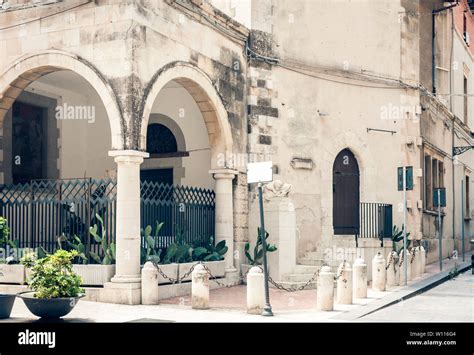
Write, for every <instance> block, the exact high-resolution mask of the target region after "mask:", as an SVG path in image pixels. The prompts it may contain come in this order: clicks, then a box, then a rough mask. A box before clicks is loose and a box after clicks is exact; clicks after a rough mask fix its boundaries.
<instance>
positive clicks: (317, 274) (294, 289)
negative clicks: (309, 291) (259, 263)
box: [260, 268, 321, 292]
mask: <svg viewBox="0 0 474 355" xmlns="http://www.w3.org/2000/svg"><path fill="white" fill-rule="evenodd" d="M260 269H261V268H260ZM320 271H321V268H320V269H319V270H317V271H316V272H315V273H314V274H313V276H312V277H311V278H310V279H309V280H308V281H306V282H305V283H304V284H303V285H301V286H298V287H285V286H283V285H282V284H279V283H278V282H276V281H274V280H273V279H272V278H271V277H270V275H268V282H270V283H271V284H272V285H273V286H275V287H276V288H277V289H279V290H282V291H286V292H296V291H303V290H304V289H305V288H306V287H308V286H309V285H310V284H311V283H312V282H314V281H316V279H317V278H318V277H319V272H320Z"/></svg>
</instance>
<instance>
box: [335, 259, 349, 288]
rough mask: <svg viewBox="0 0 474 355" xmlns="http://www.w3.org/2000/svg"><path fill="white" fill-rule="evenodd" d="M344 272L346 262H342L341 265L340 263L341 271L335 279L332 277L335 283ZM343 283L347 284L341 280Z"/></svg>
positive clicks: (344, 280)
mask: <svg viewBox="0 0 474 355" xmlns="http://www.w3.org/2000/svg"><path fill="white" fill-rule="evenodd" d="M345 270H346V261H345V260H344V261H343V263H342V267H341V271H340V272H339V275H337V276H336V277H334V280H335V281H337V280H339V278H340V277H341V276H342V274H343V273H344V272H345ZM342 281H343V282H344V283H346V282H347V280H346V279H343V280H342Z"/></svg>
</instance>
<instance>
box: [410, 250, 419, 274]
mask: <svg viewBox="0 0 474 355" xmlns="http://www.w3.org/2000/svg"><path fill="white" fill-rule="evenodd" d="M410 262H411V279H412V280H414V279H416V278H417V277H420V276H421V275H420V268H421V260H420V250H419V249H418V247H414V248H413V249H412V255H411V258H410Z"/></svg>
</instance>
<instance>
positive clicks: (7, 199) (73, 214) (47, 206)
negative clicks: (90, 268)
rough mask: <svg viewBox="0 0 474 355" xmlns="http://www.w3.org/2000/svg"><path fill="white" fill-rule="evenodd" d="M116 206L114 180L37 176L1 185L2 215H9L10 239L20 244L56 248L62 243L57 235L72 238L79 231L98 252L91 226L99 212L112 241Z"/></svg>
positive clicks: (21, 245)
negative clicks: (51, 178)
mask: <svg viewBox="0 0 474 355" xmlns="http://www.w3.org/2000/svg"><path fill="white" fill-rule="evenodd" d="M115 207H116V182H115V181H113V180H93V179H73V180H34V181H32V182H30V183H27V184H17V185H0V215H2V216H3V217H5V218H6V219H7V221H8V225H9V228H10V233H11V239H12V240H14V241H16V242H17V244H18V246H19V247H20V248H24V247H28V248H37V247H43V248H44V249H45V250H46V251H48V252H53V251H54V250H56V249H57V248H58V247H59V244H58V237H60V236H64V237H66V239H67V240H70V241H71V240H72V236H74V235H77V236H78V237H79V238H80V239H81V241H82V243H83V244H84V245H85V246H86V248H87V249H88V250H90V251H94V252H98V251H99V246H98V245H97V244H96V243H95V242H94V240H93V239H91V238H89V232H88V231H89V227H91V226H92V225H94V224H99V222H98V221H97V218H96V214H98V215H99V216H101V217H102V219H103V221H104V229H105V231H106V233H107V236H108V239H109V241H111V240H112V239H113V238H114V236H115ZM64 247H66V243H64Z"/></svg>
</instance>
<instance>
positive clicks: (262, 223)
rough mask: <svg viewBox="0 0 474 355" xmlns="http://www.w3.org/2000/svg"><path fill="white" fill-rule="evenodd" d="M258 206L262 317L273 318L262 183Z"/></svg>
mask: <svg viewBox="0 0 474 355" xmlns="http://www.w3.org/2000/svg"><path fill="white" fill-rule="evenodd" d="M258 204H259V207H260V238H261V240H262V251H263V275H264V280H265V306H264V307H263V311H262V316H266V317H271V316H273V312H272V306H271V304H270V290H269V288H268V264H267V241H266V240H265V239H266V238H265V237H266V231H265V217H264V214H263V191H262V183H261V182H259V183H258Z"/></svg>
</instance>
